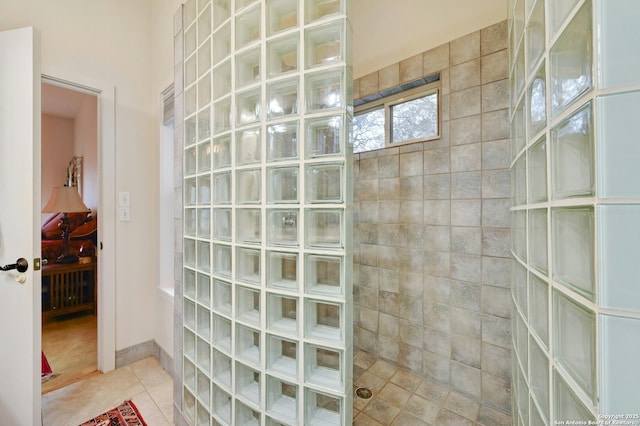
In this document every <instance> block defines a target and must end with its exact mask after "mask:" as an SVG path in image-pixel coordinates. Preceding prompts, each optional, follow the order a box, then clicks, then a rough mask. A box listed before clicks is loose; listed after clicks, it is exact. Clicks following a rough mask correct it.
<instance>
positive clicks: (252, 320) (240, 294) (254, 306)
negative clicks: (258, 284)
mask: <svg viewBox="0 0 640 426" xmlns="http://www.w3.org/2000/svg"><path fill="white" fill-rule="evenodd" d="M235 306H236V318H237V319H238V320H240V321H243V322H246V323H248V324H250V325H255V326H260V291H259V290H255V289H251V288H248V287H242V286H236V301H235Z"/></svg>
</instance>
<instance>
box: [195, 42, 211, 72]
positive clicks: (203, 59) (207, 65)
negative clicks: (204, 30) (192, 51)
mask: <svg viewBox="0 0 640 426" xmlns="http://www.w3.org/2000/svg"><path fill="white" fill-rule="evenodd" d="M210 69H211V40H207V41H206V42H205V43H204V44H203V45H202V46H200V47H199V48H198V77H201V76H203V75H204V74H205V73H206V72H207V71H209V70H210Z"/></svg>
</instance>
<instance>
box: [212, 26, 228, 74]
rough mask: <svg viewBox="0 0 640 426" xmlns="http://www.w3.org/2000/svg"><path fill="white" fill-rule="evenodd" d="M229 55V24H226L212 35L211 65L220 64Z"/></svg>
mask: <svg viewBox="0 0 640 426" xmlns="http://www.w3.org/2000/svg"><path fill="white" fill-rule="evenodd" d="M230 53H231V24H230V23H229V22H227V23H226V24H224V25H223V26H221V27H220V28H219V29H218V30H217V31H216V32H215V33H214V34H213V63H214V65H215V64H218V63H220V62H222V60H224V59H225V58H226V57H227V56H229V54H230Z"/></svg>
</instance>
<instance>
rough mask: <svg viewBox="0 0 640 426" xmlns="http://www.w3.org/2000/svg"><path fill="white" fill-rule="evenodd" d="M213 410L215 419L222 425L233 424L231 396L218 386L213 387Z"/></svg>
mask: <svg viewBox="0 0 640 426" xmlns="http://www.w3.org/2000/svg"><path fill="white" fill-rule="evenodd" d="M211 408H212V410H211V411H212V412H213V417H214V419H217V420H218V421H220V422H221V423H222V424H225V425H230V424H231V395H229V394H228V393H227V392H225V391H223V390H222V389H221V388H219V387H218V386H216V385H212V386H211Z"/></svg>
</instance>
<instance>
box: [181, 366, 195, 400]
mask: <svg viewBox="0 0 640 426" xmlns="http://www.w3.org/2000/svg"><path fill="white" fill-rule="evenodd" d="M183 375H184V384H185V386H187V388H189V390H192V391H194V392H195V390H196V366H195V365H194V364H193V363H192V362H191V361H189V360H188V359H186V358H184V366H183Z"/></svg>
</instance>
